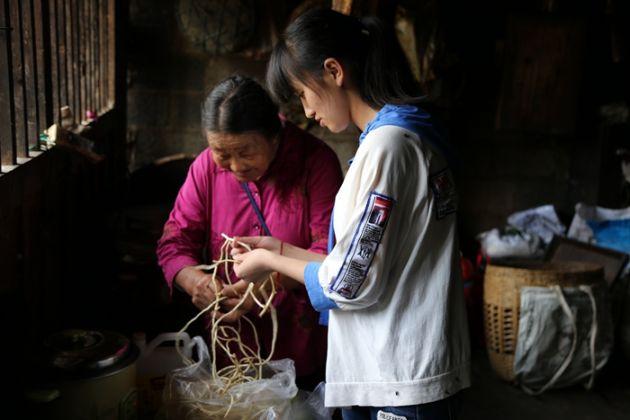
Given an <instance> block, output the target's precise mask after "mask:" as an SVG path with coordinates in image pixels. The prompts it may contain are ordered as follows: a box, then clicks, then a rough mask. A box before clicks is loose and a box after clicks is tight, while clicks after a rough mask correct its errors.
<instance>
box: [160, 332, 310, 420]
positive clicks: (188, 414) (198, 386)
mask: <svg viewBox="0 0 630 420" xmlns="http://www.w3.org/2000/svg"><path fill="white" fill-rule="evenodd" d="M193 341H194V342H195V345H196V348H197V358H198V360H199V361H198V362H196V363H193V364H192V365H190V366H187V367H184V368H181V369H176V370H174V371H172V372H171V373H170V374H169V375H168V376H167V379H166V385H165V387H164V394H163V398H162V399H163V408H162V413H161V415H160V417H163V418H169V419H182V418H186V419H214V418H217V419H219V418H220V419H224V418H225V419H235V420H236V419H258V420H272V419H273V420H278V419H286V420H289V419H293V418H295V415H294V414H292V412H293V411H294V410H293V409H292V406H291V404H292V399H293V398H294V397H295V395H296V394H297V391H298V389H297V386H296V385H295V367H294V365H293V360H291V359H282V360H275V361H271V362H269V363H268V364H267V365H265V366H264V368H263V378H264V379H261V380H256V381H251V382H246V383H243V384H239V385H235V386H233V387H232V388H230V389H229V390H228V391H227V392H226V393H225V394H221V393H219V392H217V390H218V389H219V388H221V387H222V385H223V383H221V382H220V380H215V379H213V377H212V372H211V363H210V354H209V352H208V347H207V345H206V343H205V341H204V340H203V338H201V337H194V338H193Z"/></svg>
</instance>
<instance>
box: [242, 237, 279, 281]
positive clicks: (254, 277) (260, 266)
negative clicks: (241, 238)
mask: <svg viewBox="0 0 630 420" xmlns="http://www.w3.org/2000/svg"><path fill="white" fill-rule="evenodd" d="M272 239H273V238H272ZM271 257H272V254H271V252H270V251H269V250H267V249H254V250H253V251H250V252H245V253H241V254H236V255H234V273H236V275H237V276H238V278H239V279H242V280H245V281H247V282H250V283H255V282H258V281H260V280H263V279H265V278H266V276H268V275H269V274H270V272H271V271H272V269H271V267H270V266H269V262H270V259H271Z"/></svg>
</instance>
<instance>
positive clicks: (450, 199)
mask: <svg viewBox="0 0 630 420" xmlns="http://www.w3.org/2000/svg"><path fill="white" fill-rule="evenodd" d="M429 185H431V190H432V191H433V197H434V198H435V214H436V217H437V219H438V220H440V219H443V218H444V217H446V216H447V215H449V214H451V213H455V212H456V211H457V192H456V191H455V183H454V182H453V178H452V176H451V173H450V172H449V171H448V169H445V170H443V171H440V172H438V173H436V174H433V175H431V176H430V177H429Z"/></svg>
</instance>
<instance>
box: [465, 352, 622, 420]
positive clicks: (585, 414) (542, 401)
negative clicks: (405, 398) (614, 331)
mask: <svg viewBox="0 0 630 420" xmlns="http://www.w3.org/2000/svg"><path fill="white" fill-rule="evenodd" d="M472 373H473V386H472V387H471V388H470V389H468V390H466V391H465V392H464V405H463V408H462V412H461V413H460V417H459V419H460V420H477V419H479V420H482V419H483V420H494V419H497V420H499V419H501V420H504V419H509V420H512V419H515V420H520V419H522V420H552V419H553V420H558V419H567V420H629V419H630V363H628V362H627V361H625V360H623V359H622V357H621V356H614V357H613V358H611V360H610V362H609V363H608V365H607V366H606V367H605V368H604V370H603V371H602V373H601V375H600V376H599V377H598V378H597V380H596V383H595V386H594V388H593V390H591V391H586V390H585V389H584V388H583V387H581V386H575V387H571V388H566V389H559V390H551V391H548V392H546V393H544V394H543V395H540V396H535V397H534V396H530V395H527V394H525V393H524V392H523V391H521V390H520V389H519V388H517V387H515V386H512V385H510V384H508V383H505V382H502V381H501V380H500V379H499V378H498V377H497V376H496V375H495V374H494V372H493V371H492V369H491V367H490V363H489V361H488V358H487V356H486V354H485V352H483V351H482V350H476V351H475V352H473V368H472Z"/></svg>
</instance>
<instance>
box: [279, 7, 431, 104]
mask: <svg viewBox="0 0 630 420" xmlns="http://www.w3.org/2000/svg"><path fill="white" fill-rule="evenodd" d="M327 58H336V59H337V60H339V61H340V62H341V64H342V65H343V66H344V68H345V69H346V71H347V72H348V73H349V74H350V78H351V80H352V81H353V82H354V84H355V85H356V87H357V88H358V90H359V92H360V94H361V98H362V99H363V100H364V101H365V102H367V103H368V104H370V105H371V106H372V107H375V108H380V107H382V106H384V105H385V104H388V103H392V104H404V103H413V102H418V101H419V100H421V99H422V98H421V97H420V88H419V85H418V84H417V83H416V81H415V79H414V77H413V74H412V73H411V70H410V68H409V63H408V61H407V58H406V56H405V54H404V53H403V51H402V48H401V47H400V44H399V43H398V39H397V38H396V34H395V32H394V29H393V28H392V27H391V26H386V25H385V24H384V23H383V22H382V21H381V20H379V19H378V18H369V17H368V18H362V19H361V20H359V19H358V18H356V17H353V16H347V15H344V14H341V13H338V12H335V11H334V10H331V9H313V10H310V11H308V12H306V13H304V14H302V15H300V16H299V17H298V18H297V19H295V20H294V21H293V22H292V23H291V24H290V25H289V26H288V27H287V29H286V31H285V32H284V36H283V37H282V38H281V39H280V41H278V43H277V44H276V45H275V47H274V49H273V51H272V53H271V58H270V60H269V65H268V67H267V86H268V87H269V90H270V91H271V93H272V94H273V95H274V97H275V98H276V99H277V100H278V101H281V102H286V101H288V100H289V98H290V97H291V96H293V94H294V90H293V87H292V84H291V81H292V80H299V81H301V82H302V83H304V84H307V85H308V84H309V83H312V82H313V81H315V82H317V81H319V80H321V78H322V76H323V71H322V70H323V64H324V61H325V60H326V59H327Z"/></svg>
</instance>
